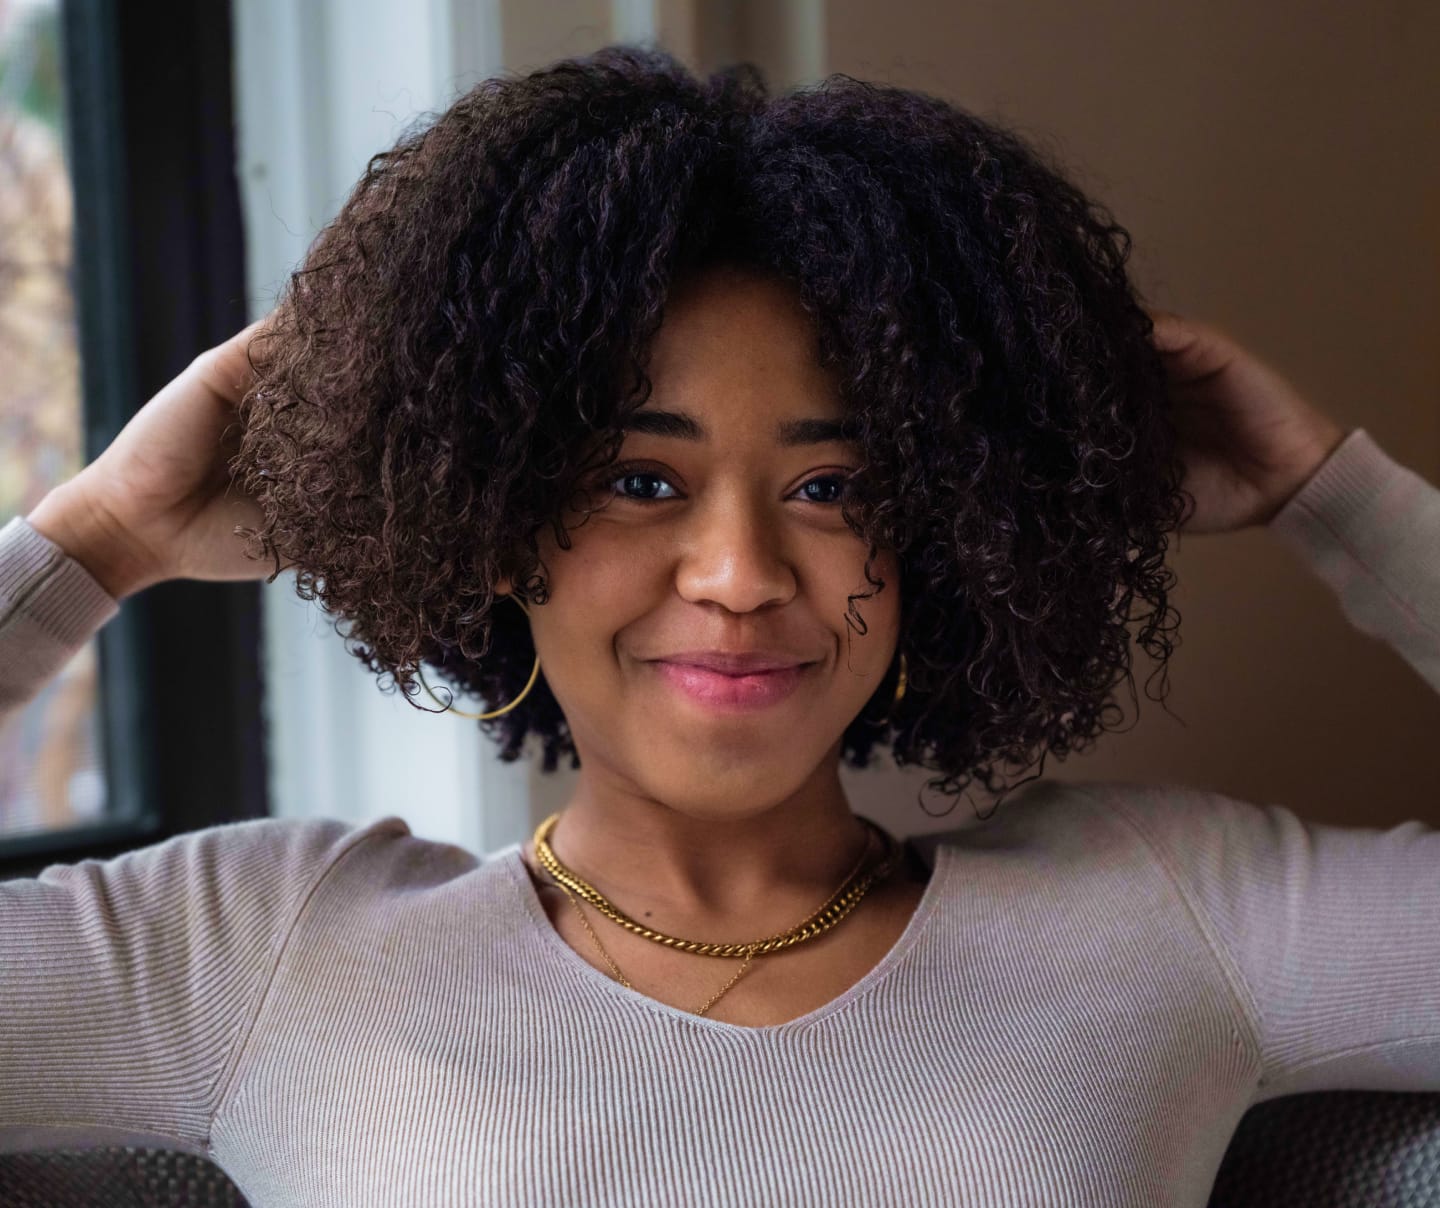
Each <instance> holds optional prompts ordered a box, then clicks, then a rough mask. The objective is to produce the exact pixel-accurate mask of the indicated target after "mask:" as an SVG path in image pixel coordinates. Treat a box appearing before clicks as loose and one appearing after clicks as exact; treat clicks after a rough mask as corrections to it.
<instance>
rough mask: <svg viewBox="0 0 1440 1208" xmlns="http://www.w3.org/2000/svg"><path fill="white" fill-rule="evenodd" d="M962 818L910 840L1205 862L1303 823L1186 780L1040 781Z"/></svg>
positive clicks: (927, 845) (1053, 854) (924, 847)
mask: <svg viewBox="0 0 1440 1208" xmlns="http://www.w3.org/2000/svg"><path fill="white" fill-rule="evenodd" d="M978 812H979V814H980V816H979V817H974V818H971V819H967V820H966V822H965V823H964V824H963V825H960V826H957V827H955V828H952V829H948V830H944V831H940V832H937V833H934V834H930V835H923V836H917V837H916V838H914V839H913V840H912V842H914V843H915V845H916V846H917V847H919V848H920V850H921V851H922V852H924V853H926V854H927V856H928V855H929V854H930V853H931V852H933V851H935V850H936V849H938V848H939V847H941V846H946V845H949V846H964V847H966V848H971V849H973V848H976V847H983V848H989V849H1001V848H1014V849H1016V850H1021V851H1024V852H1027V853H1032V854H1038V853H1041V852H1044V853H1046V854H1047V856H1048V857H1049V858H1052V859H1073V860H1081V861H1084V862H1094V861H1097V860H1099V859H1100V858H1101V856H1102V855H1104V854H1106V853H1109V854H1110V855H1112V856H1113V855H1114V854H1116V853H1117V851H1119V850H1121V849H1129V850H1132V851H1135V852H1138V853H1139V854H1140V855H1141V856H1142V857H1143V858H1145V859H1149V860H1157V859H1158V860H1159V861H1160V862H1161V863H1163V864H1167V865H1169V864H1174V863H1175V862H1176V861H1181V862H1185V863H1195V862H1200V863H1204V862H1207V861H1210V860H1220V859H1223V858H1224V857H1225V854H1226V852H1227V851H1228V852H1229V853H1230V855H1231V857H1234V856H1235V854H1236V853H1237V852H1238V851H1240V850H1251V851H1253V850H1254V849H1255V848H1257V847H1263V846H1265V845H1266V844H1267V843H1271V844H1273V843H1276V842H1280V841H1282V840H1283V839H1284V837H1285V836H1286V835H1287V834H1290V835H1293V834H1294V833H1295V831H1296V828H1298V827H1301V826H1302V825H1303V824H1302V823H1301V821H1300V819H1299V818H1297V817H1296V815H1295V814H1294V813H1293V812H1292V811H1290V810H1288V809H1287V808H1285V807H1284V806H1280V805H1264V806H1261V805H1255V804H1253V803H1251V802H1249V801H1244V800H1241V799H1239V798H1236V797H1231V796H1228V795H1226V794H1224V793H1220V792H1217V791H1215V790H1213V789H1207V788H1201V787H1198V786H1196V785H1190V784H1184V783H1166V784H1146V783H1143V782H1139V781H1128V780H1118V779H1116V780H1056V779H1050V780H1039V781H1033V782H1031V783H1029V784H1025V785H1022V786H1021V787H1019V788H1018V789H1016V790H1014V791H1013V792H1012V793H1010V794H1008V795H1006V796H1005V797H1003V798H1002V799H1001V800H1000V802H999V804H998V805H995V804H991V805H989V806H986V807H985V808H984V809H982V810H979V811H978Z"/></svg>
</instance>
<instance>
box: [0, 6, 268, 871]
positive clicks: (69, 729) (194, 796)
mask: <svg viewBox="0 0 1440 1208" xmlns="http://www.w3.org/2000/svg"><path fill="white" fill-rule="evenodd" d="M4 12H5V25H4V30H5V33H6V35H7V36H6V40H5V42H4V52H3V53H4V56H5V57H4V59H3V69H0V106H3V118H0V121H4V122H5V123H6V125H7V127H13V128H14V129H16V130H21V129H23V130H25V131H28V132H29V133H26V134H21V135H14V136H12V141H16V140H19V139H27V140H29V141H28V142H27V144H26V146H27V151H26V154H27V155H28V156H29V157H30V158H29V160H27V161H26V162H27V163H28V164H30V165H31V166H30V167H28V168H25V169H24V170H25V171H28V172H30V173H31V174H32V175H34V176H35V179H36V181H37V182H43V183H35V184H33V185H32V186H29V188H31V189H33V190H39V191H40V193H41V196H42V201H41V202H40V203H38V204H37V205H36V206H35V207H34V208H35V210H36V211H37V216H35V217H14V216H13V215H11V214H10V213H8V207H10V206H11V205H20V204H22V203H24V204H28V203H25V193H26V190H20V191H19V192H15V193H13V194H12V189H11V188H9V187H4V188H3V189H0V194H3V196H4V199H5V200H4V201H0V207H5V208H6V212H5V213H4V217H3V219H0V221H4V220H11V219H13V221H15V222H17V223H21V224H22V225H23V224H24V223H30V224H31V225H32V226H33V227H34V230H35V232H45V234H43V235H42V234H41V233H31V234H27V235H26V236H25V239H26V240H28V242H27V243H26V244H25V245H24V246H25V248H26V249H27V250H25V252H24V255H25V256H26V257H28V258H35V259H38V258H39V254H38V253H37V252H36V251H35V250H34V246H35V245H36V243H37V241H39V243H40V246H42V247H48V248H50V253H49V254H50V255H51V258H52V259H55V258H58V259H59V260H60V262H62V263H63V264H64V265H65V269H64V271H63V272H57V271H56V270H55V269H54V268H53V266H52V267H51V268H49V269H48V270H47V269H46V268H44V267H42V266H36V265H29V264H28V261H27V265H26V266H25V267H24V268H23V269H21V268H13V269H10V270H8V272H7V273H6V276H5V278H4V280H3V281H0V299H4V298H6V297H8V298H10V299H11V301H4V300H0V340H9V339H15V340H19V341H20V342H21V344H22V345H23V353H24V355H23V356H22V357H21V358H20V359H19V361H14V360H12V358H11V357H10V356H9V355H7V354H6V352H5V351H3V350H0V357H3V358H4V360H5V363H6V365H7V373H6V374H5V384H4V385H3V386H0V390H4V391H5V393H4V394H3V395H0V409H3V415H4V421H3V422H4V424H5V429H4V441H3V448H4V450H5V453H4V455H3V460H0V517H3V519H9V517H10V516H12V515H15V514H24V512H25V511H26V510H28V509H29V508H32V507H33V506H34V505H35V504H36V503H38V502H39V495H37V494H36V492H37V491H39V492H40V493H41V494H43V492H44V490H47V489H48V488H49V486H50V485H53V484H54V483H55V482H59V481H62V480H63V479H65V478H67V477H69V476H70V475H72V474H73V473H74V472H76V470H77V469H78V468H79V467H80V466H81V465H83V464H87V463H88V462H90V461H92V460H93V459H94V458H95V457H96V456H98V454H99V453H100V452H101V451H103V450H104V449H105V448H106V447H107V446H108V445H109V443H110V441H111V440H112V439H113V438H114V436H115V434H116V433H117V432H119V430H120V428H121V427H123V426H124V424H125V422H126V420H127V419H128V418H129V417H130V416H131V415H132V414H134V412H135V411H136V410H137V409H138V408H139V407H140V406H141V405H142V404H143V403H144V401H145V400H146V399H148V398H149V397H150V396H151V395H153V394H154V393H155V391H156V390H158V389H159V388H160V387H161V386H163V385H164V384H165V383H166V382H167V381H169V380H170V379H171V378H172V377H173V376H174V375H175V374H176V373H178V372H179V371H180V370H181V369H183V368H184V366H185V365H186V364H187V363H188V362H189V361H190V359H191V358H192V357H194V356H195V354H196V353H198V352H200V351H201V350H202V349H204V348H206V347H209V346H210V345H212V344H215V343H218V342H219V341H220V340H222V339H224V338H225V337H226V336H228V335H230V334H232V333H233V332H234V331H236V330H237V329H239V328H240V327H242V326H244V324H245V322H246V319H245V312H246V303H245V285H244V280H245V278H244V250H243V246H242V236H241V224H240V218H239V204H238V191H237V187H236V180H235V168H234V158H235V148H234V136H233V129H232V106H231V100H230V86H231V82H230V12H229V6H228V5H227V4H204V5H193V4H188V3H182V2H179V0H165V2H156V3H150V4H145V5H125V4H122V3H120V0H23V2H20V0H12V3H10V4H9V5H6V6H5V8H4ZM47 105H48V109H47V108H46V106H47ZM47 115H48V116H47ZM47 139H48V140H50V141H49V142H48V143H47V142H46V140H47ZM57 150H58V154H59V155H60V157H61V159H60V163H59V164H57V161H56V155H57ZM36 164H38V165H42V166H39V167H35V166H33V165H36ZM62 165H63V167H62ZM18 170H19V169H17V171H18ZM57 198H59V199H61V200H58V201H57V200H56V199H57ZM70 198H73V206H72V207H71V208H72V214H73V217H72V218H71V219H70V220H69V230H68V232H66V230H65V219H64V217H63V210H64V209H65V207H66V205H67V203H68V200H69V199H70ZM25 213H26V214H28V213H30V211H28V210H27V211H25ZM0 229H7V230H8V228H0ZM45 240H49V241H50V242H49V243H46V242H44V241H45ZM19 254H20V253H19V252H16V253H14V254H13V255H14V256H15V257H18V256H19ZM11 258H12V253H11V251H10V248H9V247H8V246H4V245H0V259H4V260H7V261H8V260H9V259H11ZM21 274H23V275H24V276H25V278H26V280H27V281H30V282H31V283H30V284H27V285H25V286H24V287H23V292H21V293H15V292H13V291H14V290H15V289H16V288H17V287H16V285H15V280H16V279H17V276H18V275H21ZM47 291H48V292H47ZM22 301H23V302H24V304H25V306H27V307H28V308H29V309H28V310H26V311H25V312H24V314H25V315H28V316H30V317H28V318H21V317H18V316H20V315H21V313H22V312H21V311H20V309H19V307H20V305H21V302H22ZM12 307H13V308H14V309H11V308H12ZM67 308H68V309H67ZM67 314H68V316H69V317H68V320H67V319H66V318H65V317H64V316H65V315H67ZM10 319H14V321H15V322H16V323H18V324H19V326H18V327H17V328H11V327H10V326H9V325H8V323H7V322H6V320H10ZM27 323H28V324H31V325H32V327H30V328H27V327H26V324H27ZM45 323H49V324H50V325H51V327H50V328H46V333H47V334H40V333H39V331H38V330H36V329H35V327H34V326H33V325H41V324H45ZM67 323H68V335H67V334H65V333H66V332H67ZM51 332H53V333H58V334H49V333H51ZM12 363H13V364H19V365H21V366H22V370H21V372H20V373H17V374H15V375H13V377H12V374H11V373H10V372H8V367H9V366H10V365H11V364H12ZM25 375H28V376H25ZM25 381H29V382H31V383H32V385H31V386H28V387H27V386H25V385H24V382H25ZM23 390H29V391H30V392H31V395H32V396H33V397H30V401H28V402H26V404H25V405H24V407H22V406H21V405H20V402H19V401H18V400H19V397H20V392H21V391H23ZM91 647H92V648H91V650H90V652H88V654H87V653H82V654H81V655H78V656H77V657H76V659H75V660H74V662H73V663H72V665H71V666H69V667H67V668H66V669H65V671H64V672H63V673H62V674H61V675H60V676H58V677H57V678H56V680H55V681H54V682H53V684H51V685H47V689H46V690H45V691H44V692H42V693H41V695H40V697H39V698H37V700H35V701H33V702H31V705H30V706H29V707H27V708H26V709H25V710H22V711H20V713H19V714H18V715H17V717H16V718H14V719H12V720H11V722H10V723H9V725H7V727H6V730H5V732H4V733H0V793H3V795H4V796H3V800H4V802H5V805H4V807H3V808H4V809H5V811H6V813H5V815H4V817H3V819H0V877H3V876H21V875H34V874H35V873H36V872H38V871H39V870H40V869H41V868H43V867H44V866H45V865H47V864H50V863H54V862H66V863H70V862H74V861H76V860H80V859H84V858H86V857H92V856H93V857H96V858H106V857H108V856H110V855H113V854H116V853H118V852H120V851H123V850H126V849H128V848H131V847H135V846H139V845H142V844H145V843H150V842H158V841H159V840H161V839H163V838H165V837H166V836H167V835H170V834H174V833H178V832H181V831H187V830H193V829H196V828H198V827H202V826H208V825H214V824H218V823H221V822H226V821H234V820H238V819H241V818H248V817H260V816H264V815H265V814H266V813H267V812H268V811H267V808H266V797H265V775H264V768H265V759H264V750H263V744H262V737H261V727H260V673H259V669H258V668H259V657H258V652H259V586H258V584H230V583H224V584H212V583H192V582H176V583H163V584H159V585H157V586H155V587H152V588H150V589H149V590H147V591H144V592H141V593H139V594H138V595H136V596H132V597H130V598H129V599H127V600H126V601H125V603H124V605H123V607H122V609H121V612H120V615H119V616H117V617H115V618H114V619H113V620H112V621H111V622H110V623H109V624H108V625H106V626H105V628H104V629H102V630H101V632H100V634H99V635H98V637H97V639H96V641H95V642H93V643H92V644H91ZM51 752H53V754H51Z"/></svg>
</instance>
